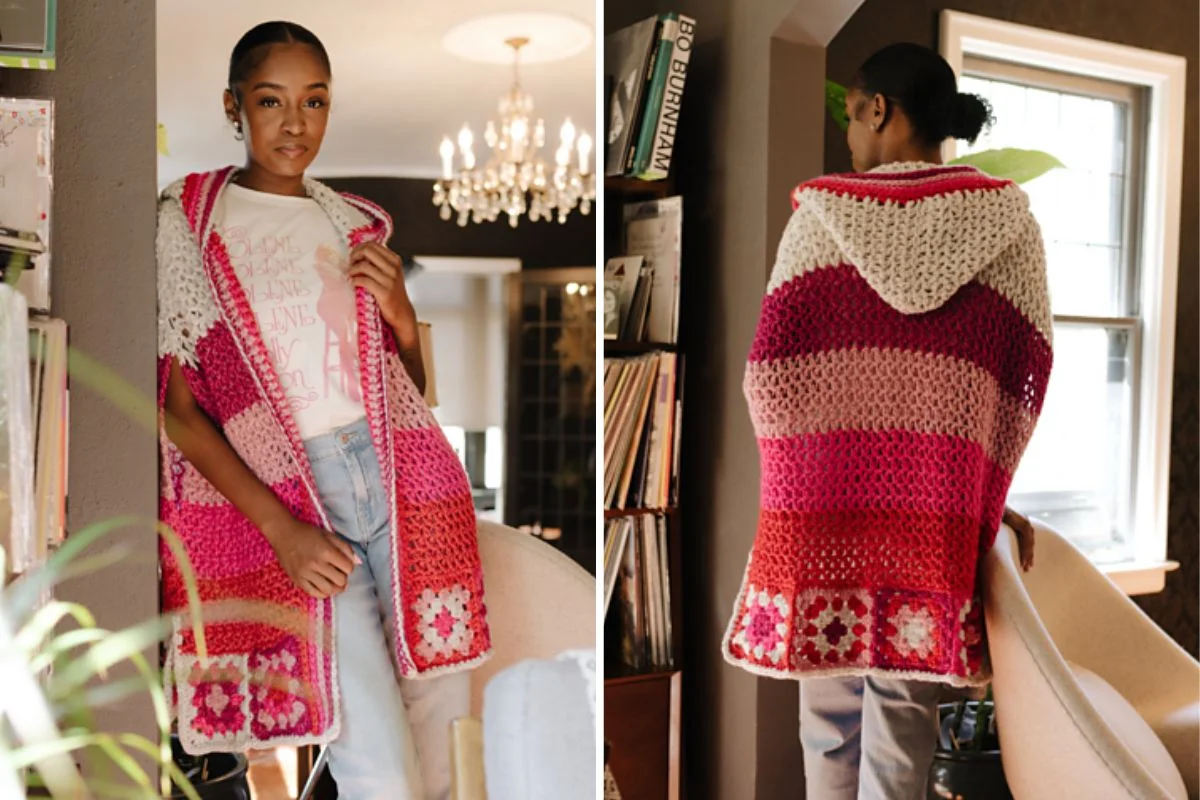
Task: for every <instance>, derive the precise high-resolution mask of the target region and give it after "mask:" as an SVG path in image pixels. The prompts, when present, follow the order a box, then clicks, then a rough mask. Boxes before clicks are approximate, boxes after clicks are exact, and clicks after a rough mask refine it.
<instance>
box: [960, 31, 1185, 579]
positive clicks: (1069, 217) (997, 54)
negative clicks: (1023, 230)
mask: <svg viewBox="0 0 1200 800" xmlns="http://www.w3.org/2000/svg"><path fill="white" fill-rule="evenodd" d="M942 52H943V55H945V56H946V58H947V60H948V61H950V64H951V66H953V67H954V68H955V70H956V72H957V73H958V74H959V76H960V88H961V90H962V91H964V92H973V93H975V94H979V95H981V96H983V97H985V98H987V99H988V100H989V101H990V102H991V104H992V108H993V112H994V114H995V117H996V125H995V127H993V128H992V129H991V130H990V131H989V132H988V133H987V134H985V135H984V136H983V137H981V138H980V139H979V141H977V142H976V143H975V144H974V145H973V146H970V147H966V146H964V144H965V143H960V144H959V146H958V148H957V152H955V148H954V147H950V148H948V149H950V151H951V152H949V153H947V157H948V158H952V157H953V156H955V155H958V154H963V153H968V152H976V151H980V150H987V149H992V148H1002V147H1016V148H1027V149H1037V150H1044V151H1046V152H1048V153H1051V154H1052V155H1054V156H1056V157H1057V158H1058V159H1059V160H1060V161H1062V162H1063V163H1064V164H1065V166H1066V168H1065V169H1060V170H1054V171H1052V172H1050V173H1048V174H1046V175H1044V176H1043V177H1041V178H1038V179H1037V180H1035V181H1033V182H1031V183H1029V184H1026V185H1025V187H1024V188H1025V189H1026V191H1027V192H1028V194H1029V197H1030V203H1031V207H1032V209H1033V212H1034V215H1035V216H1036V217H1037V219H1038V222H1039V223H1040V225H1041V227H1042V233H1043V236H1044V238H1045V242H1046V257H1047V268H1048V272H1049V277H1050V289H1051V300H1052V305H1053V312H1054V336H1055V364H1054V372H1053V373H1052V375H1051V379H1050V387H1049V389H1048V391H1047V396H1046V403H1045V407H1044V409H1043V412H1042V417H1041V420H1040V421H1039V423H1038V428H1037V431H1036V432H1035V434H1034V438H1033V441H1032V442H1031V443H1030V446H1029V450H1028V451H1027V453H1026V455H1025V458H1024V460H1023V461H1022V464H1021V467H1020V468H1019V469H1018V471H1017V474H1016V476H1015V477H1014V481H1013V486H1012V491H1011V493H1010V498H1009V499H1010V503H1011V504H1012V505H1013V506H1014V507H1015V508H1017V509H1019V510H1021V511H1022V512H1024V513H1027V514H1029V515H1030V516H1033V517H1036V518H1039V519H1041V520H1043V521H1045V522H1046V523H1047V524H1049V525H1051V526H1052V527H1054V528H1056V529H1057V530H1059V531H1060V532H1062V533H1063V534H1064V535H1065V536H1067V537H1068V538H1070V539H1071V540H1072V541H1073V542H1075V544H1076V545H1078V546H1079V547H1080V548H1081V549H1082V550H1084V552H1086V553H1087V554H1088V555H1089V556H1090V557H1091V558H1092V560H1093V561H1095V562H1096V563H1098V564H1100V565H1102V566H1106V567H1107V568H1110V569H1114V570H1120V569H1122V568H1124V569H1128V568H1129V567H1130V565H1138V566H1141V567H1145V568H1147V569H1153V568H1154V567H1157V569H1158V572H1157V581H1158V583H1157V585H1149V584H1147V585H1143V586H1141V587H1140V590H1141V591H1146V590H1154V589H1155V588H1160V587H1161V573H1162V566H1163V564H1164V563H1165V559H1166V555H1167V554H1166V497H1167V495H1166V488H1167V466H1168V462H1169V451H1168V448H1169V425H1170V389H1171V377H1172V366H1173V364H1172V362H1173V342H1174V321H1175V297H1174V294H1175V284H1176V280H1175V279H1176V270H1177V262H1178V236H1179V193H1180V185H1181V179H1180V163H1181V161H1182V158H1181V155H1182V126H1183V59H1179V58H1176V57H1173V56H1164V55H1162V54H1158V53H1150V52H1147V51H1142V50H1135V49H1133V48H1128V47H1123V46H1119V45H1112V44H1107V43H1104V42H1096V41H1093V40H1087V39H1081V38H1078V37H1071V36H1065V35H1061V34H1053V33H1049V32H1046V31H1039V30H1036V29H1033V28H1026V27H1022V26H1017V25H1012V24H1009V23H1003V22H996V21H993V20H987V19H983V18H980V17H973V16H969V15H965V14H959V13H957V12H944V13H943V15H942ZM1151 583H1153V581H1151Z"/></svg>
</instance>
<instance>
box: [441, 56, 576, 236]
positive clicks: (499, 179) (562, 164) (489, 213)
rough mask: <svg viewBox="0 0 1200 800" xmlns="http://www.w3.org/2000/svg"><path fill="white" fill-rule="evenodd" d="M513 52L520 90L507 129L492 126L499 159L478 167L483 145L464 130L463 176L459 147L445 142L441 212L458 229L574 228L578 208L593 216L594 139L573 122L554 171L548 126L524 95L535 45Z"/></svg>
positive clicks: (564, 132)
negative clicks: (571, 220) (489, 225)
mask: <svg viewBox="0 0 1200 800" xmlns="http://www.w3.org/2000/svg"><path fill="white" fill-rule="evenodd" d="M505 44H507V45H508V46H509V47H511V48H512V49H513V85H512V89H511V90H509V92H508V93H507V94H505V95H503V96H502V97H501V98H500V123H499V127H498V128H497V125H496V123H495V122H493V121H491V120H489V121H488V124H487V130H486V131H485V132H484V135H483V136H484V141H486V142H487V146H488V147H489V148H491V150H492V156H491V158H490V159H489V160H488V161H487V163H486V164H484V165H483V166H482V167H481V166H479V165H478V164H477V162H476V159H475V151H474V150H473V149H472V148H473V147H474V144H475V137H474V135H473V134H472V133H471V129H470V127H468V126H467V125H463V127H462V130H461V131H459V133H458V150H457V155H458V156H459V162H460V163H459V167H458V169H457V170H456V169H455V165H454V161H455V155H456V152H455V147H454V142H452V141H451V140H450V137H445V138H444V139H442V145H441V148H439V151H438V152H439V153H440V155H441V157H442V179H441V180H439V181H438V182H437V183H435V184H434V185H433V204H434V205H436V206H438V207H440V209H441V216H442V219H444V220H449V219H450V218H451V217H452V216H455V215H457V218H458V224H459V225H461V226H466V224H467V221H468V220H471V221H473V222H485V221H486V222H495V221H496V220H497V219H498V218H499V217H500V215H501V214H507V215H508V224H509V225H511V226H512V227H514V228H515V227H517V222H518V220H520V218H521V216H522V215H523V214H526V213H528V214H529V219H530V220H533V221H534V222H536V221H538V220H543V219H544V220H547V221H548V220H550V219H553V218H557V219H558V221H559V223H560V224H561V223H565V222H566V221H567V215H568V214H570V213H571V211H572V210H573V209H574V208H575V207H576V206H578V207H579V212H580V213H581V214H587V213H589V212H590V211H591V208H592V201H594V200H595V199H596V176H595V174H594V172H593V171H592V169H591V167H590V165H589V161H590V158H591V154H592V137H591V136H590V135H588V133H587V131H578V132H577V131H576V128H575V126H574V124H572V123H571V119H570V118H569V117H568V118H567V120H566V122H564V123H563V126H562V129H561V131H560V132H559V145H558V150H557V151H556V152H555V157H554V164H553V165H551V164H548V163H547V162H546V161H545V160H543V159H541V158H539V157H538V151H539V150H541V148H542V147H544V146H545V144H546V126H545V123H544V122H543V121H542V120H541V119H538V120H536V121H535V120H534V118H533V98H532V97H530V96H529V95H528V94H526V93H525V92H523V91H522V90H521V81H520V72H519V70H520V64H521V48H522V47H524V46H525V45H527V44H529V39H527V38H513V39H507V40H505Z"/></svg>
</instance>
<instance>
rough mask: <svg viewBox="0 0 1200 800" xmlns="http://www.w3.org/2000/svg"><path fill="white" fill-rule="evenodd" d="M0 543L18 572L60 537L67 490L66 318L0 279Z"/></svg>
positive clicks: (41, 557) (40, 557) (12, 568)
mask: <svg viewBox="0 0 1200 800" xmlns="http://www.w3.org/2000/svg"><path fill="white" fill-rule="evenodd" d="M0 372H3V373H4V385H3V387H2V389H0V547H3V548H4V550H5V552H6V554H7V556H8V564H7V568H8V570H10V571H11V572H14V573H19V572H24V571H26V570H28V569H29V568H31V567H34V566H36V565H38V564H40V563H42V561H44V560H45V558H46V555H47V553H48V551H49V550H50V549H53V548H54V547H57V546H58V545H59V544H61V543H62V540H63V536H64V534H65V531H66V512H67V506H66V497H67V407H68V397H67V326H66V323H65V322H63V321H62V320H54V319H44V318H40V317H31V316H30V315H29V313H28V306H27V302H26V300H25V297H24V296H23V295H22V294H20V293H19V292H17V291H16V290H15V289H13V288H12V287H11V286H8V285H3V284H0Z"/></svg>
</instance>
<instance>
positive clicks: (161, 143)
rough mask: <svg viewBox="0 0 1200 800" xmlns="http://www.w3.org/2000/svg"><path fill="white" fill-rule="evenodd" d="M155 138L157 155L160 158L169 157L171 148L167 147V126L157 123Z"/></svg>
mask: <svg viewBox="0 0 1200 800" xmlns="http://www.w3.org/2000/svg"><path fill="white" fill-rule="evenodd" d="M156 138H157V140H158V141H157V145H158V154H159V155H160V156H169V155H171V148H170V147H168V146H167V126H166V125H163V124H162V123H161V122H160V123H158V129H157V136H156Z"/></svg>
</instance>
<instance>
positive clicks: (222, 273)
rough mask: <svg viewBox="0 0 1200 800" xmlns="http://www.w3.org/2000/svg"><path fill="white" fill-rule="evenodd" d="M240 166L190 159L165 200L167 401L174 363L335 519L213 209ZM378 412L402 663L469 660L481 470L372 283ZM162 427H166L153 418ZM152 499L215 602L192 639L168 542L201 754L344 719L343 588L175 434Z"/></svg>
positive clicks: (370, 330)
mask: <svg viewBox="0 0 1200 800" xmlns="http://www.w3.org/2000/svg"><path fill="white" fill-rule="evenodd" d="M234 173H235V170H234V169H232V168H229V169H224V170H221V171H219V172H213V173H208V174H197V175H191V176H189V177H188V178H186V179H184V180H182V181H180V182H178V183H176V184H174V185H172V186H171V187H170V188H168V189H167V190H166V192H165V193H164V194H163V196H162V199H161V201H160V204H159V220H158V302H159V323H158V325H159V337H158V352H159V361H158V405H159V411H160V418H161V417H162V412H163V404H164V400H165V396H166V386H167V379H168V375H169V374H170V368H171V363H172V361H176V362H178V363H179V364H180V367H181V369H182V372H183V375H184V377H185V378H186V380H187V382H188V385H189V387H190V388H191V390H192V393H193V394H194V395H195V397H196V400H197V402H198V403H199V405H200V407H201V408H202V409H203V410H204V411H205V413H207V414H208V416H209V417H211V418H212V420H213V421H214V423H215V424H216V425H217V426H218V427H219V428H220V429H221V431H222V432H223V433H224V435H225V437H226V439H227V440H228V441H229V443H230V445H231V446H232V447H233V449H234V450H235V451H236V452H237V454H238V455H239V456H240V457H241V458H242V460H243V461H244V462H245V463H246V464H247V466H249V468H250V469H251V471H253V472H254V474H255V475H256V476H257V477H258V478H259V480H261V481H262V482H263V483H264V484H265V485H267V486H268V487H270V488H271V490H272V491H273V492H274V493H275V494H276V496H277V497H279V499H280V500H281V501H282V502H283V503H284V505H286V506H287V508H288V509H289V510H290V511H291V513H292V514H293V515H294V516H295V517H296V518H297V519H299V520H301V521H303V522H306V523H309V524H311V525H314V526H317V527H322V528H325V529H328V528H329V524H328V520H327V519H326V515H325V511H324V509H323V507H322V505H321V502H320V500H319V495H318V494H317V489H316V485H315V482H314V480H313V475H312V470H311V466H310V465H309V463H308V460H307V457H306V455H305V451H304V446H303V443H302V441H301V439H300V437H299V434H298V432H297V429H296V425H295V422H294V420H293V418H292V416H291V412H290V408H289V406H288V403H287V400H286V397H285V394H284V392H283V390H282V388H281V385H280V382H279V379H278V376H277V375H276V374H275V371H274V368H273V366H272V364H271V361H270V358H269V355H268V351H267V349H266V347H265V346H264V344H263V339H262V336H261V335H260V332H259V328H258V323H257V321H256V319H255V316H254V313H253V311H252V310H251V307H250V304H249V302H248V300H247V297H246V295H245V293H244V291H243V290H242V287H241V285H240V283H239V282H238V279H237V276H236V274H235V273H234V269H233V265H232V263H231V261H230V258H229V254H228V252H227V250H226V247H225V244H224V242H223V241H222V240H221V237H220V235H219V234H218V233H217V232H216V231H215V230H214V220H213V211H214V209H215V208H216V206H217V202H218V200H219V198H220V196H221V193H222V191H223V190H224V189H225V187H226V185H227V184H228V182H229V181H230V180H231V179H232V177H233V175H234ZM306 189H307V191H308V194H309V196H310V197H312V198H313V199H314V200H315V201H316V202H317V203H318V204H319V205H320V206H321V207H322V208H323V209H324V210H325V212H326V213H327V214H328V215H329V218H330V219H331V221H332V222H333V224H334V227H335V229H336V230H337V231H338V232H339V233H340V234H341V235H342V236H344V237H345V240H346V242H347V244H348V245H349V246H350V247H355V246H357V245H359V244H360V243H362V242H366V241H377V242H380V243H386V241H387V240H388V238H389V237H390V236H391V232H392V223H391V220H390V219H389V218H388V217H387V215H386V214H385V213H384V212H383V211H382V210H380V209H379V208H377V207H376V206H374V205H372V204H370V203H368V202H366V201H365V200H362V199H359V198H355V197H351V196H343V195H339V194H337V193H336V192H334V191H333V190H331V189H329V188H328V187H326V186H324V185H322V184H320V183H317V182H315V181H308V182H306ZM356 312H357V321H358V354H359V359H360V362H361V365H362V369H361V373H362V374H361V388H362V396H363V403H364V406H365V410H366V416H367V421H368V423H369V426H370V430H371V436H372V439H373V441H374V444H375V448H376V451H377V452H378V453H379V454H380V459H379V460H380V466H381V470H382V474H383V481H384V487H385V490H386V491H387V492H388V495H389V497H388V499H389V502H390V506H391V518H392V526H393V536H392V537H391V541H392V578H393V586H394V590H393V596H392V597H391V598H390V601H391V603H392V604H393V607H394V609H395V612H396V620H397V625H396V630H395V631H394V632H393V633H391V634H390V635H391V637H392V641H391V645H392V648H393V652H394V655H395V661H396V664H397V668H398V671H399V673H400V674H401V675H402V676H404V677H408V678H419V677H426V676H431V675H437V674H441V673H446V672H453V671H458V670H463V669H469V668H471V667H474V666H476V665H477V664H479V663H481V662H482V661H483V660H484V659H485V658H486V657H487V656H488V655H489V654H490V651H491V639H490V635H489V632H488V626H487V621H486V611H485V608H484V598H483V576H482V570H481V567H480V560H479V552H478V547H477V541H476V520H475V510H474V505H473V503H472V498H471V490H470V485H469V483H468V480H467V477H466V474H465V473H464V471H463V469H462V467H461V465H460V462H459V460H458V457H457V456H456V455H455V453H454V451H453V449H452V448H451V446H450V444H449V443H448V442H447V441H446V439H445V437H444V436H443V434H442V431H441V429H440V428H439V427H438V425H437V423H436V422H435V420H434V418H433V414H432V412H431V411H430V410H429V408H428V406H427V405H426V404H425V402H424V400H423V399H422V397H421V395H420V393H419V392H418V391H417V388H416V386H415V384H414V383H413V382H412V380H411V379H410V378H409V377H408V373H407V372H406V371H405V369H404V366H403V364H402V362H401V360H400V356H399V352H398V348H397V345H396V342H395V339H394V337H393V336H392V334H391V332H390V331H389V330H387V328H386V327H385V325H384V323H383V321H382V318H381V316H380V313H379V307H378V305H377V304H376V302H375V300H374V298H373V297H372V296H371V295H370V293H368V292H367V291H365V290H363V289H358V290H356ZM160 430H161V428H160ZM160 441H161V465H162V477H161V493H160V494H161V496H160V504H159V513H160V518H161V520H162V521H163V522H164V523H166V524H167V525H169V526H170V527H171V528H172V529H173V530H174V531H175V533H176V534H177V535H178V536H179V537H180V538H181V539H182V540H183V544H184V547H185V548H186V550H187V554H188V557H189V559H190V561H191V564H192V567H193V568H194V570H195V573H196V579H197V581H198V584H199V590H200V598H201V600H202V602H203V603H204V604H205V638H206V645H207V651H208V658H207V660H203V661H202V660H201V659H200V658H199V657H198V655H197V650H196V643H195V641H194V637H193V635H192V632H191V627H190V618H189V617H188V615H187V613H186V611H187V597H186V592H185V585H184V581H183V577H182V574H181V572H180V569H179V564H178V562H177V561H176V560H175V558H174V557H173V556H172V555H171V553H170V551H169V550H168V549H167V547H166V546H165V544H164V546H163V547H162V549H161V561H162V593H163V597H162V600H163V607H164V611H165V612H167V613H171V614H174V615H175V626H174V635H173V636H172V638H171V640H170V641H169V643H168V652H167V658H166V668H165V670H164V680H165V682H166V684H167V689H168V697H169V698H170V700H171V701H172V704H173V707H174V711H175V713H176V718H177V721H178V729H179V735H180V738H181V740H182V743H183V745H184V747H185V748H186V749H187V750H188V751H189V752H191V753H204V752H212V751H226V752H228V751H240V750H244V749H246V748H249V747H273V746H278V745H285V744H287V745H298V744H309V743H326V742H329V741H331V740H333V739H335V738H336V737H337V735H338V732H339V727H340V712H339V698H338V692H337V685H338V684H337V679H338V675H337V670H338V667H337V659H336V654H335V652H334V648H333V642H334V637H333V625H334V616H333V602H332V600H316V599H314V598H312V597H309V596H308V595H307V594H305V593H304V592H303V591H301V590H300V589H298V588H297V587H296V586H295V585H294V584H293V583H292V581H291V580H290V579H289V578H288V576H287V575H286V574H285V573H284V571H283V569H282V567H281V566H280V565H279V562H278V560H277V559H276V557H275V554H274V551H273V550H272V549H271V547H270V545H269V544H268V543H267V541H266V539H265V538H264V537H263V536H262V534H261V533H260V532H259V530H258V529H257V528H256V527H255V526H254V525H253V524H252V523H251V522H250V521H249V520H248V519H246V518H245V517H244V516H243V515H242V514H241V513H240V512H238V510H237V509H236V508H234V507H233V505H232V504H231V503H230V502H229V501H228V500H226V499H225V498H224V497H223V496H222V495H221V494H220V493H219V492H217V491H216V489H215V488H214V487H213V486H212V485H211V484H209V483H208V481H206V480H205V479H204V477H203V476H201V475H200V473H199V472H198V471H197V470H196V469H195V468H194V467H193V466H192V465H191V464H189V463H188V462H187V460H186V459H184V458H183V456H182V454H181V453H180V452H179V450H178V449H177V448H175V447H174V445H173V444H172V443H171V442H170V441H169V440H168V439H167V437H166V434H165V431H162V432H161V433H160Z"/></svg>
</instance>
